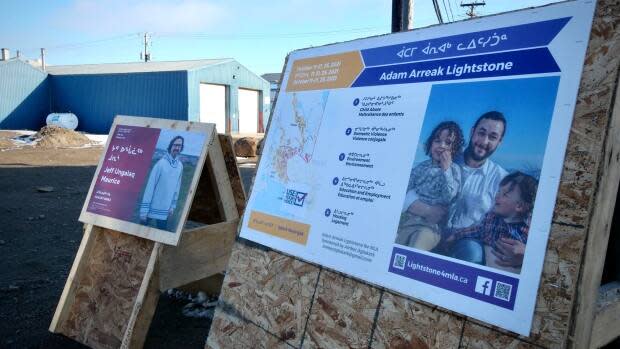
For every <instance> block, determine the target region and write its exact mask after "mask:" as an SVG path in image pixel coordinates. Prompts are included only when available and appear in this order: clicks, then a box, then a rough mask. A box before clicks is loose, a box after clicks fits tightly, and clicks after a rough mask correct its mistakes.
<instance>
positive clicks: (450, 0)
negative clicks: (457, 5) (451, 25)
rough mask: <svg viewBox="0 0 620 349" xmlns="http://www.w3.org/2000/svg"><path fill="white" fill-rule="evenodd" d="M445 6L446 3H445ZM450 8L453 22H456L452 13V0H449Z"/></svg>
mask: <svg viewBox="0 0 620 349" xmlns="http://www.w3.org/2000/svg"><path fill="white" fill-rule="evenodd" d="M444 6H445V4H444ZM448 8H449V9H450V18H451V22H454V13H452V0H448Z"/></svg>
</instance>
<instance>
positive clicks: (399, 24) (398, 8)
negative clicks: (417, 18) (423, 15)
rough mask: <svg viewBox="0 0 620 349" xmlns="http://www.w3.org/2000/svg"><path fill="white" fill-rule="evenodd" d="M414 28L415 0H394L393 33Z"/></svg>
mask: <svg viewBox="0 0 620 349" xmlns="http://www.w3.org/2000/svg"><path fill="white" fill-rule="evenodd" d="M411 29H413V0H392V33H396V32H402V31H407V30H411Z"/></svg>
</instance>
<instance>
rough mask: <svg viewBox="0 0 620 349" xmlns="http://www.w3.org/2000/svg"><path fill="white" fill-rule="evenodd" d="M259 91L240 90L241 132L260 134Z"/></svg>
mask: <svg viewBox="0 0 620 349" xmlns="http://www.w3.org/2000/svg"><path fill="white" fill-rule="evenodd" d="M258 107H259V100H258V91H255V90H246V89H243V88H240V89H239V132H240V133H256V132H258Z"/></svg>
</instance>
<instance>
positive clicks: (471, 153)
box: [465, 142, 495, 161]
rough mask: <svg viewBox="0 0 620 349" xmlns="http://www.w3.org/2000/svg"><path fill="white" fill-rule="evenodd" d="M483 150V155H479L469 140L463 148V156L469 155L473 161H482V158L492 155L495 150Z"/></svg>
mask: <svg viewBox="0 0 620 349" xmlns="http://www.w3.org/2000/svg"><path fill="white" fill-rule="evenodd" d="M485 150H486V151H485V153H484V155H483V156H479V155H478V154H476V152H475V151H474V146H473V145H472V144H471V142H470V143H469V145H467V148H466V149H465V157H469V158H471V159H473V160H474V161H484V160H486V159H488V158H489V157H490V156H491V155H493V153H494V152H495V149H485Z"/></svg>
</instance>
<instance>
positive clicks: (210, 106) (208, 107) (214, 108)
mask: <svg viewBox="0 0 620 349" xmlns="http://www.w3.org/2000/svg"><path fill="white" fill-rule="evenodd" d="M200 122H210V123H214V124H215V127H216V130H217V132H219V133H225V132H226V86H224V85H214V84H200Z"/></svg>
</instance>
